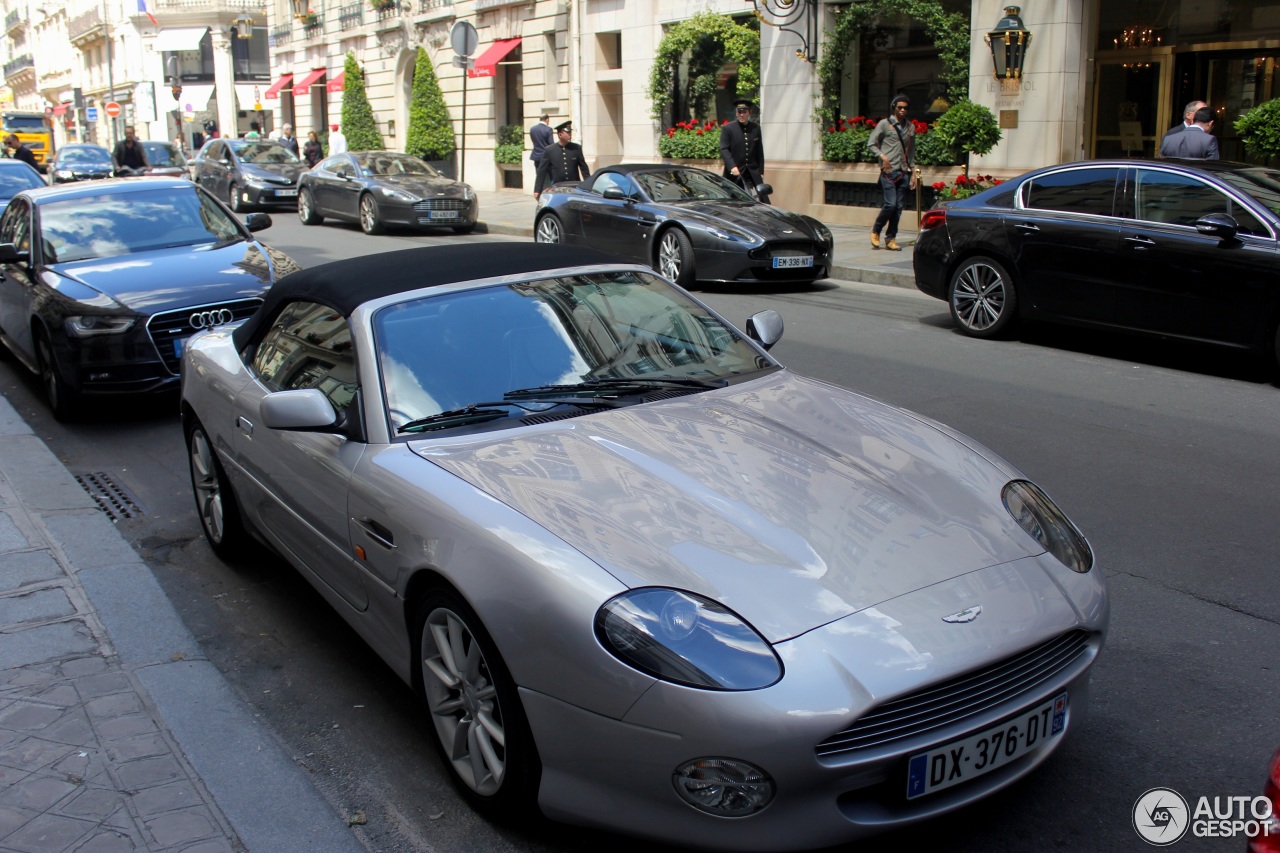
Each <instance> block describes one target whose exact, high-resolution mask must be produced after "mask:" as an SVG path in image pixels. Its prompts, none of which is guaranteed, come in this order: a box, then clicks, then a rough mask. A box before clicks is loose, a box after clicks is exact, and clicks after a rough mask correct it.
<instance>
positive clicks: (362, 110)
mask: <svg viewBox="0 0 1280 853" xmlns="http://www.w3.org/2000/svg"><path fill="white" fill-rule="evenodd" d="M342 75H343V79H344V81H345V82H344V86H343V90H342V133H343V135H344V136H346V137H347V147H348V148H350V149H351V150H352V151H383V150H385V149H386V147H387V146H386V145H385V144H384V143H383V141H382V133H381V132H380V131H379V130H378V120H377V119H375V118H374V117H373V107H371V106H370V105H369V96H368V95H367V94H365V90H364V71H363V70H361V68H360V63H358V62H356V55H355V53H348V54H347V59H346V62H345V63H344V65H343V67H342Z"/></svg>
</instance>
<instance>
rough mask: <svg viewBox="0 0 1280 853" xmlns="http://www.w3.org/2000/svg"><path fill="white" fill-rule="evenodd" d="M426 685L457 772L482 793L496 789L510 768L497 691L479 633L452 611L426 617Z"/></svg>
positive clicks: (434, 716)
mask: <svg viewBox="0 0 1280 853" xmlns="http://www.w3.org/2000/svg"><path fill="white" fill-rule="evenodd" d="M422 684H423V688H424V690H425V692H426V695H427V707H428V709H429V710H430V711H431V718H432V721H433V722H434V723H435V727H436V734H437V735H438V736H439V738H440V742H441V743H442V744H443V745H444V749H445V752H446V753H447V754H448V756H449V761H450V762H451V763H452V764H453V768H454V770H455V771H456V772H457V774H458V776H459V777H460V778H461V779H462V781H463V782H464V783H465V784H466V786H467V787H468V788H470V789H471V790H473V791H475V792H476V793H477V794H480V795H482V796H489V795H492V794H494V793H495V792H497V790H498V789H499V788H500V787H501V786H502V780H503V777H504V775H505V774H506V769H507V759H506V756H507V749H506V733H505V731H504V728H503V723H502V712H501V709H500V708H499V706H498V692H497V688H496V687H495V686H494V683H493V680H492V679H491V678H490V675H489V665H488V663H487V662H486V661H485V659H484V653H483V652H482V651H481V650H480V644H479V643H478V642H477V641H476V638H475V635H474V634H472V633H471V629H470V628H468V627H467V624H466V623H465V622H464V621H463V620H462V618H461V617H460V616H458V614H456V613H454V612H453V611H452V610H448V609H446V608H443V607H438V608H436V609H435V610H432V611H431V613H430V615H428V616H427V622H426V625H425V627H424V628H423V636H422Z"/></svg>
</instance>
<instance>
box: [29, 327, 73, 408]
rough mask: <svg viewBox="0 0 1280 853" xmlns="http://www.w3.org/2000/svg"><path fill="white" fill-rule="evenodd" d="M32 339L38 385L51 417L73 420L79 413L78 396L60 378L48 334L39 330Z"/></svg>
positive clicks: (56, 360) (56, 359)
mask: <svg viewBox="0 0 1280 853" xmlns="http://www.w3.org/2000/svg"><path fill="white" fill-rule="evenodd" d="M34 337H35V345H36V368H37V369H38V370H39V373H40V385H41V386H42V387H43V388H44V397H45V400H47V401H48V403H49V408H50V409H51V410H52V411H53V417H54V419H55V420H58V421H64V422H65V421H71V420H75V418H76V416H77V415H78V414H79V412H80V394H79V393H78V392H76V391H75V390H74V389H73V388H71V387H70V386H69V385H67V382H66V380H65V379H63V378H62V371H61V370H59V369H58V357H57V356H56V355H54V352H53V344H52V342H50V340H49V334H48V332H45V331H44V330H43V329H41V330H39V331H37V332H35V333H34Z"/></svg>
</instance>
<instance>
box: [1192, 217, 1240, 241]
mask: <svg viewBox="0 0 1280 853" xmlns="http://www.w3.org/2000/svg"><path fill="white" fill-rule="evenodd" d="M1196 230H1197V231H1199V232H1200V233H1201V234H1204V235H1206V236H1209V237H1217V238H1218V239H1219V240H1234V239H1235V236H1236V232H1238V231H1239V230H1240V224H1239V223H1238V222H1236V221H1235V219H1234V218H1232V217H1230V216H1228V215H1227V214H1225V213H1210V214H1207V215H1205V216H1202V217H1200V218H1199V219H1197V220H1196Z"/></svg>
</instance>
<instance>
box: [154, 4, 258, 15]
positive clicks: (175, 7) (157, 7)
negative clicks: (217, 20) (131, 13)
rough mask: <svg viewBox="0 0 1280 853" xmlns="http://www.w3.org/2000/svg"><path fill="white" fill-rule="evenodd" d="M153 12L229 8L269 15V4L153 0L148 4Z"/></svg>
mask: <svg viewBox="0 0 1280 853" xmlns="http://www.w3.org/2000/svg"><path fill="white" fill-rule="evenodd" d="M148 6H149V7H150V8H151V10H152V11H153V12H155V11H165V12H183V11H191V10H197V9H199V10H208V9H227V10H233V11H246V12H261V13H262V17H264V18H265V17H266V16H267V4H266V3H264V2H262V0H152V2H151V3H149V4H148Z"/></svg>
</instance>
